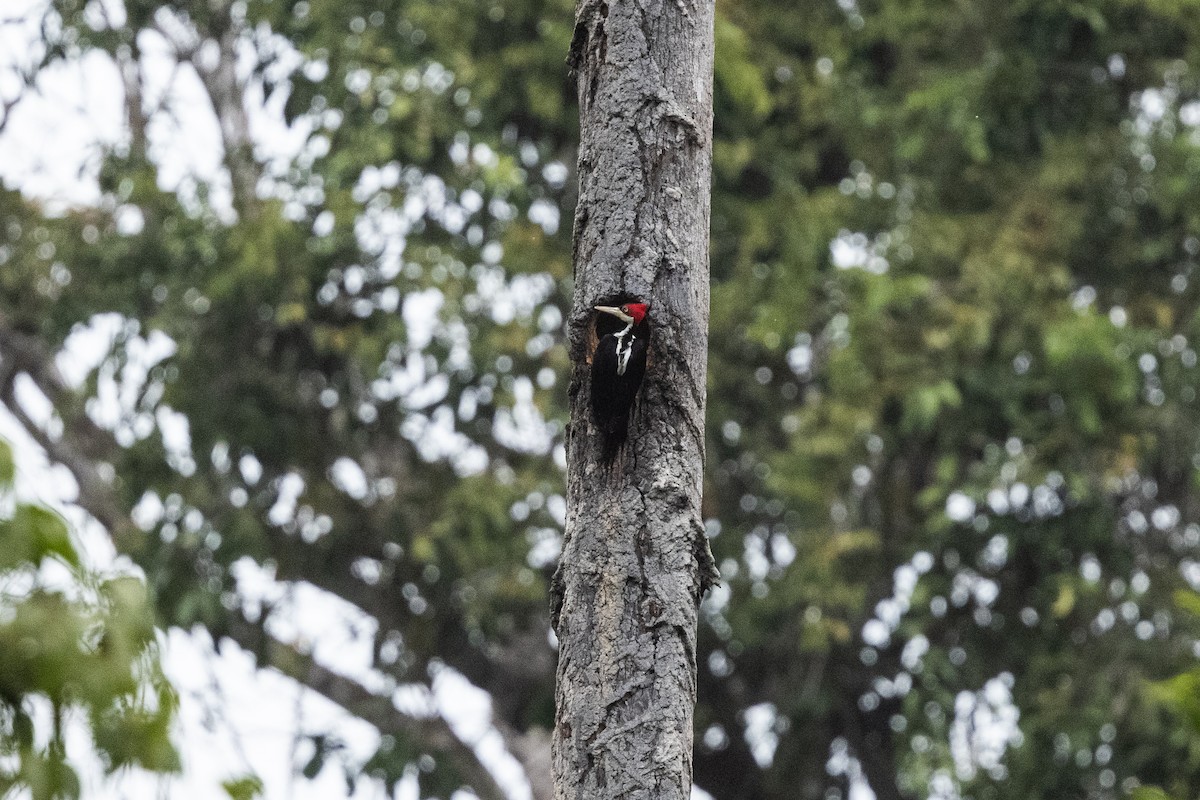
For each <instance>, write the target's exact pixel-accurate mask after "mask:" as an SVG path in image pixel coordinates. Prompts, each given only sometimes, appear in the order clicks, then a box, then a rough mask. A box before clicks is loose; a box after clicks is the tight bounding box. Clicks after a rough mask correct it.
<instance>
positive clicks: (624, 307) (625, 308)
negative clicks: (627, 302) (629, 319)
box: [621, 306, 629, 314]
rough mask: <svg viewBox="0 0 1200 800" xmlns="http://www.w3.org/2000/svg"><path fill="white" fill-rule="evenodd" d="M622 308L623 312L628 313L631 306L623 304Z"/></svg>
mask: <svg viewBox="0 0 1200 800" xmlns="http://www.w3.org/2000/svg"><path fill="white" fill-rule="evenodd" d="M621 310H622V311H623V312H625V313H626V314H628V313H629V306H621Z"/></svg>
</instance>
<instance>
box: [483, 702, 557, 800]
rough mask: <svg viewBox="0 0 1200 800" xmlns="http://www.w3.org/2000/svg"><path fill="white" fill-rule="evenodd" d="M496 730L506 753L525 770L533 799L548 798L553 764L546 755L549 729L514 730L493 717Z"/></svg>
mask: <svg viewBox="0 0 1200 800" xmlns="http://www.w3.org/2000/svg"><path fill="white" fill-rule="evenodd" d="M496 729H497V730H499V731H500V736H501V737H503V739H504V746H505V747H506V748H508V752H510V753H512V754H513V756H514V757H515V758H516V759H517V761H519V762H520V764H521V767H522V768H523V769H524V770H525V777H526V778H528V779H529V789H530V792H531V793H532V794H533V800H552V798H553V797H554V770H553V766H554V765H553V762H552V761H551V758H550V731H548V730H546V729H545V728H541V727H532V728H530V729H529V730H526V731H518V730H517V729H516V728H513V727H512V726H510V725H509V724H508V723H506V722H504V721H503V720H499V719H497V720H496Z"/></svg>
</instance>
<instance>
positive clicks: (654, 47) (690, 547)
mask: <svg viewBox="0 0 1200 800" xmlns="http://www.w3.org/2000/svg"><path fill="white" fill-rule="evenodd" d="M712 58H713V2H712V0H695V2H689V0H678V2H677V3H675V4H673V3H672V2H671V0H610V1H609V2H604V0H579V5H578V6H577V8H576V18H575V36H574V41H573V42H572V45H571V65H572V67H573V68H574V69H575V70H576V73H577V78H578V91H579V108H580V118H581V120H580V121H581V129H582V133H581V141H580V151H579V204H578V207H577V210H576V215H575V297H574V310H573V312H572V315H571V318H570V320H569V323H568V337H569V342H570V348H571V357H572V362H573V365H574V373H573V375H572V381H571V420H572V422H571V433H570V438H569V443H568V465H567V495H568V500H567V502H568V512H567V522H566V534H565V539H564V545H563V554H562V561H561V564H560V566H559V571H558V574H557V575H556V576H555V583H554V587H553V589H552V592H553V597H552V606H553V610H554V621H555V630H556V632H557V634H558V639H559V647H560V651H559V666H558V683H557V689H556V700H557V715H556V724H555V730H554V738H553V761H554V776H555V797H556V798H558V799H559V800H566V798H574V799H576V800H602V799H603V798H616V797H621V798H654V799H655V800H660V799H669V798H679V799H681V800H682V798H687V797H688V796H689V795H690V792H691V784H692V716H693V710H694V706H695V691H696V688H695V687H696V612H697V605H698V602H699V599H700V597H701V596H702V594H703V593H704V591H705V590H706V589H707V588H708V586H709V585H710V584H711V582H712V581H713V580H714V578H715V569H714V567H713V562H712V555H711V554H710V552H709V549H708V542H707V539H706V538H705V535H704V527H703V523H702V520H701V516H700V495H701V486H702V478H701V476H702V471H703V462H704V401H705V369H706V358H707V345H708V337H707V329H708V221H709V178H710V172H711V132H712ZM624 301H642V302H648V303H650V304H651V308H650V314H649V320H650V324H651V340H650V341H651V343H650V348H651V350H650V366H649V368H648V370H647V374H646V378H645V381H644V383H643V385H642V389H641V393H640V397H639V400H638V403H637V405H636V406H635V408H634V411H633V413H632V415H631V420H630V429H629V441H628V443H627V444H626V445H625V447H624V449H623V450H622V452H621V453H620V454H618V456H617V457H616V460H615V461H614V462H613V463H612V464H604V463H603V462H602V461H601V459H600V453H601V441H600V436H599V433H598V432H597V431H596V430H595V429H594V425H593V424H592V421H591V415H590V410H589V402H590V394H589V392H590V387H589V385H588V382H589V379H588V359H589V356H590V350H591V349H592V348H593V347H594V327H593V326H594V317H595V312H594V311H593V307H594V306H595V305H597V304H601V303H607V304H613V303H615V304H619V303H621V302H624Z"/></svg>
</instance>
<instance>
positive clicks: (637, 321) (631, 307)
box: [621, 303, 650, 325]
mask: <svg viewBox="0 0 1200 800" xmlns="http://www.w3.org/2000/svg"><path fill="white" fill-rule="evenodd" d="M621 310H622V311H624V312H625V313H626V314H628V315H629V316H631V317H633V324H634V325H641V324H642V320H643V319H645V318H646V312H648V311H649V310H650V306H649V305H647V304H646V303H626V304H625V305H623V306H621Z"/></svg>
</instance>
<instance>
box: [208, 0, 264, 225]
mask: <svg viewBox="0 0 1200 800" xmlns="http://www.w3.org/2000/svg"><path fill="white" fill-rule="evenodd" d="M212 19H213V24H212V30H209V31H207V32H206V33H208V34H209V35H211V36H212V37H213V40H214V41H215V42H216V45H217V58H216V63H215V64H213V65H212V66H211V67H210V66H208V65H205V64H203V63H202V62H201V61H200V60H199V59H196V58H194V59H192V64H193V66H195V68H196V74H197V75H198V76H199V77H200V83H201V84H202V85H203V86H204V91H205V92H206V93H207V94H208V98H209V101H210V102H211V103H212V108H213V112H214V113H215V114H216V115H217V125H218V127H219V128H220V131H221V145H222V147H223V148H224V151H225V168H226V169H228V170H229V180H230V182H231V184H232V187H233V203H234V208H235V209H236V210H237V212H238V214H239V215H240V216H242V217H254V216H256V215H257V214H256V211H257V208H258V194H257V186H258V178H259V167H258V164H257V163H256V162H255V160H254V146H253V145H254V143H253V141H252V140H251V138H250V117H249V115H248V114H247V113H246V98H245V92H244V91H243V90H244V87H243V86H242V83H241V81H240V80H239V79H238V76H237V43H238V37H239V34H240V33H241V28H240V26H239V25H238V23H237V22H236V21H235V20H234V18H233V15H232V4H231V3H225V4H224V7H223V8H222V9H221V11H220V12H219V13H215V14H214V15H213V17H212Z"/></svg>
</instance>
